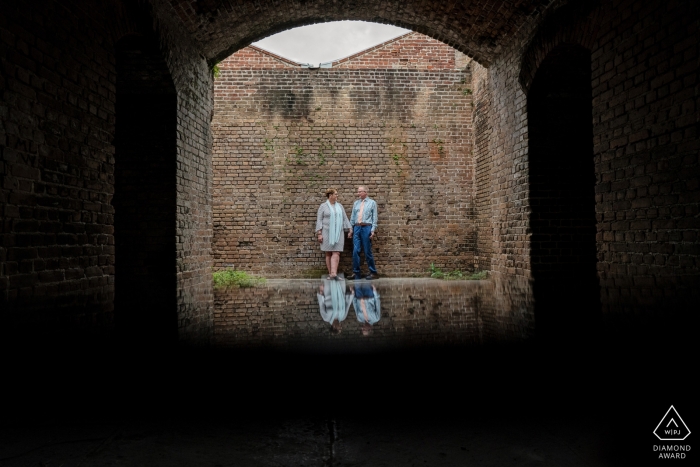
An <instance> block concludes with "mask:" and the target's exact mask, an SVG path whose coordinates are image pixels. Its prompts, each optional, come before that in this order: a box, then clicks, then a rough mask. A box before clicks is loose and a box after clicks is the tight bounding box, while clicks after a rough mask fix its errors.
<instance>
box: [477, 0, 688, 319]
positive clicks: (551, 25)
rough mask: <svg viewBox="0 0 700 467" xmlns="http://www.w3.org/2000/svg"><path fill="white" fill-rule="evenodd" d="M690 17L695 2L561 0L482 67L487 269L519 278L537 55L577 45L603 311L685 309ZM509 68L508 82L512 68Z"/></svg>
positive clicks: (523, 263)
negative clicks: (586, 89)
mask: <svg viewBox="0 0 700 467" xmlns="http://www.w3.org/2000/svg"><path fill="white" fill-rule="evenodd" d="M698 18H699V15H698V4H697V3H695V2H674V3H665V2H644V3H642V2H634V1H612V2H603V3H601V4H599V5H597V6H596V5H595V4H591V3H585V2H571V3H570V4H569V5H563V6H560V7H559V6H557V7H556V8H552V9H551V11H550V14H549V16H548V18H546V19H545V20H544V21H543V22H542V24H541V25H540V27H539V28H536V29H534V30H532V32H527V31H522V36H521V39H519V40H517V41H514V43H513V45H512V47H511V48H509V49H508V50H507V51H505V52H504V53H503V54H502V56H501V57H499V59H498V60H496V61H494V63H493V64H492V65H491V66H490V67H489V69H488V82H489V83H490V84H491V87H490V92H491V93H492V94H491V95H492V96H493V101H492V103H493V108H492V109H491V110H490V112H491V113H490V116H489V117H488V123H489V127H490V131H491V132H492V135H491V137H490V138H489V143H488V146H489V152H490V157H491V158H492V164H493V169H492V172H491V182H492V184H493V192H492V195H491V203H492V208H493V211H492V213H493V219H494V224H493V226H494V256H493V268H494V269H495V270H497V271H502V272H505V273H520V272H521V271H522V273H523V274H525V275H529V274H530V271H531V267H530V256H531V252H530V251H529V243H530V234H529V231H528V228H529V227H528V217H529V215H530V212H531V210H530V207H529V203H530V201H529V197H530V193H529V190H528V186H527V183H526V180H527V174H528V169H529V164H528V139H527V134H528V113H527V105H526V103H527V99H526V97H527V93H528V91H529V88H530V86H531V83H532V82H533V80H535V79H536V73H537V69H538V68H539V66H540V64H541V63H542V62H543V61H544V60H545V58H546V57H548V56H549V54H550V53H551V52H552V51H554V50H555V48H556V47H557V46H559V45H561V44H579V45H580V46H582V47H584V48H586V49H588V50H589V51H590V53H591V71H592V81H591V89H592V120H593V144H594V147H593V157H594V164H595V168H594V172H595V173H594V175H593V176H594V177H595V180H596V181H595V188H594V189H595V193H596V194H595V209H596V213H597V222H596V226H597V227H596V228H597V236H596V247H597V252H598V258H597V260H598V262H597V268H598V275H599V280H600V284H601V299H602V302H603V310H604V311H606V312H608V313H625V312H636V313H640V312H652V311H655V312H658V311H663V312H664V313H674V312H675V311H683V310H688V309H690V308H692V306H693V305H692V304H693V303H694V302H695V301H696V299H697V292H696V290H697V284H698V264H697V261H698V253H699V251H698V243H697V225H696V224H697V212H698V200H699V196H698V193H700V187H699V186H698V183H697V177H698V156H697V155H698V138H697V129H698V120H697V103H696V100H697V99H696V98H695V97H694V96H695V94H696V93H697V89H698V87H697V86H698V84H697V83H698V74H697V73H698V55H699V49H698V44H697V41H696V40H694V39H693V36H694V34H696V33H697V30H698ZM518 69H521V70H522V71H521V74H520V76H516V75H514V74H513V73H512V70H518ZM501 96H509V97H508V98H503V97H501ZM480 99H481V95H480V94H479V93H477V95H476V96H475V100H476V101H477V102H479V100H480ZM479 118H480V117H479V116H478V115H477V116H475V120H476V121H478V119H479ZM477 138H478V136H477ZM477 170H478V169H477Z"/></svg>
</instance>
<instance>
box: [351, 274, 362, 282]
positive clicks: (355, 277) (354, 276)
mask: <svg viewBox="0 0 700 467" xmlns="http://www.w3.org/2000/svg"><path fill="white" fill-rule="evenodd" d="M360 279H362V274H360V273H352V274H350V275H349V276H348V280H350V281H359V280H360Z"/></svg>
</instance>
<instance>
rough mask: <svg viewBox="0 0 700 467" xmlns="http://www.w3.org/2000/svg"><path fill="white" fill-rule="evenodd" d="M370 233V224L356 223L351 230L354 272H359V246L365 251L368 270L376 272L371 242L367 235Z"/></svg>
mask: <svg viewBox="0 0 700 467" xmlns="http://www.w3.org/2000/svg"><path fill="white" fill-rule="evenodd" d="M371 233H372V226H371V225H356V226H355V227H353V231H352V271H353V272H354V273H355V274H360V247H361V248H362V250H363V251H364V252H365V259H366V260H367V266H368V267H369V272H371V273H372V274H376V273H377V268H376V267H375V266H374V256H373V255H372V242H370V240H369V236H370V235H371Z"/></svg>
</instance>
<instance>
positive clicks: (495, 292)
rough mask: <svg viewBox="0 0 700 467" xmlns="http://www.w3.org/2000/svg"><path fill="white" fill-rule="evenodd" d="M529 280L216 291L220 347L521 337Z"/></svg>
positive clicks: (291, 283) (344, 346) (364, 346)
mask: <svg viewBox="0 0 700 467" xmlns="http://www.w3.org/2000/svg"><path fill="white" fill-rule="evenodd" d="M530 296H531V293H530V287H529V284H528V283H526V282H522V281H520V282H518V281H513V280H511V281H501V280H483V281H441V280H437V279H379V280H374V281H366V280H362V281H347V280H329V279H317V280H308V279H307V280H305V279H279V280H268V282H267V284H265V285H264V286H259V287H253V288H242V289H238V288H232V289H227V290H216V291H215V313H214V336H215V337H214V343H215V345H216V346H219V347H253V348H255V347H258V348H278V349H298V350H337V351H348V350H349V351H362V350H376V349H392V348H406V347H416V346H425V345H430V346H440V345H465V344H466V345H469V344H477V345H479V344H485V343H489V342H495V341H522V340H525V339H528V338H529V337H531V336H532V334H533V331H534V316H533V312H532V304H531V302H532V300H531V299H530Z"/></svg>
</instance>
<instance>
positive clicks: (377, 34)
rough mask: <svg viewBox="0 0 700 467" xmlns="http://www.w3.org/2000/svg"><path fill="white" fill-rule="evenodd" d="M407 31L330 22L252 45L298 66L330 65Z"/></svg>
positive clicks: (361, 24)
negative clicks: (291, 61) (297, 63)
mask: <svg viewBox="0 0 700 467" xmlns="http://www.w3.org/2000/svg"><path fill="white" fill-rule="evenodd" d="M407 32H409V30H408V29H403V28H399V27H396V26H389V25H387V24H378V23H367V22H364V21H334V22H331V23H319V24H312V25H310V26H302V27H299V28H294V29H289V30H287V31H283V32H280V33H278V34H275V35H273V36H269V37H266V38H265V39H263V40H261V41H258V42H255V43H253V45H254V46H256V47H260V48H261V49H265V50H267V51H269V52H272V53H274V54H277V55H281V56H282V57H285V58H288V59H290V60H294V61H295V62H299V63H310V64H314V65H317V64H319V63H325V62H331V61H333V60H338V59H340V58H344V57H347V56H348V55H352V54H354V53H357V52H359V51H361V50H365V49H367V48H369V47H372V46H375V45H377V44H381V43H382V42H384V41H387V40H389V39H393V38H394V37H396V36H400V35H402V34H406V33H407Z"/></svg>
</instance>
